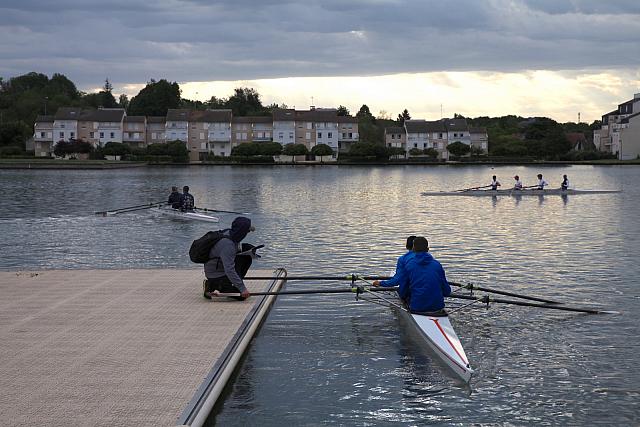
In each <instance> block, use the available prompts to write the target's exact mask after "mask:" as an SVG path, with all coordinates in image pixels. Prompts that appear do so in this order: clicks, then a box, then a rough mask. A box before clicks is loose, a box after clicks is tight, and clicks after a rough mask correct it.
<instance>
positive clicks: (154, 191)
mask: <svg viewBox="0 0 640 427" xmlns="http://www.w3.org/2000/svg"><path fill="white" fill-rule="evenodd" d="M539 172H541V173H543V174H544V175H545V178H546V179H547V181H549V182H551V184H552V187H557V186H559V183H560V180H561V177H562V174H564V173H567V174H568V175H569V178H570V180H571V182H572V184H574V185H575V186H576V188H584V189H621V188H622V189H623V192H622V193H618V194H602V195H576V196H568V197H565V198H562V197H560V196H541V197H522V198H520V199H516V198H511V197H498V198H491V197H423V196H421V195H420V192H422V191H437V190H451V189H461V188H467V187H472V186H476V185H486V184H488V183H489V182H490V180H491V175H493V174H496V175H498V178H499V180H500V181H502V183H503V185H504V186H511V184H512V182H513V179H512V176H513V175H515V174H518V175H520V177H522V179H523V181H524V184H525V185H528V184H533V183H534V180H535V175H536V174H537V173H539ZM638 182H640V168H638V167H634V166H616V167H614V166H601V167H596V166H558V167H540V168H535V167H518V166H500V167H495V168H491V167H488V166H464V167H455V166H397V167H396V166H393V167H392V166H389V167H357V166H344V167H343V166H339V167H338V166H324V167H292V166H277V167H228V166H220V167H157V168H140V169H124V170H104V171H58V170H39V171H37V170H18V171H7V170H2V171H0V185H1V187H2V189H3V191H4V194H5V195H4V203H3V206H2V208H0V233H1V235H2V240H1V241H0V251H1V253H2V256H1V258H0V269H3V270H18V269H53V268H56V269H59V268H107V269H109V268H146V267H149V268H184V267H193V264H191V263H190V262H189V259H188V255H187V251H188V247H189V245H190V243H191V241H192V240H193V239H194V238H196V237H199V236H200V235H202V234H203V233H204V232H205V231H207V230H208V229H210V228H212V227H213V228H218V227H217V226H216V225H215V224H213V225H209V224H205V223H189V222H182V221H179V220H172V219H167V218H161V217H155V216H153V215H151V214H150V213H149V212H147V211H139V212H133V213H130V214H124V215H118V216H114V217H106V218H105V217H98V216H95V215H93V212H94V211H98V210H105V209H113V208H118V207H122V206H130V205H138V204H141V203H146V202H152V201H158V200H163V199H164V198H165V197H166V196H167V193H168V191H167V190H168V188H169V187H170V186H171V185H179V186H182V185H185V184H187V185H190V186H191V189H192V191H191V192H192V193H193V194H194V195H195V197H196V204H197V205H199V206H208V207H213V208H216V209H225V210H234V211H242V212H245V211H246V212H251V214H252V215H251V218H252V219H253V222H254V224H255V225H256V227H257V230H256V232H255V233H252V234H250V236H249V237H248V238H247V241H248V242H252V243H261V244H265V245H266V247H265V248H264V249H263V251H262V255H263V257H262V259H260V260H259V262H258V263H257V264H256V268H261V269H268V268H277V267H284V268H286V269H287V270H288V272H289V275H290V276H295V275H298V276H299V275H303V274H304V275H310V274H315V275H324V276H335V275H346V274H349V273H357V274H363V275H364V274H366V275H376V274H384V275H386V274H389V273H390V272H392V271H393V268H394V266H395V261H396V258H397V257H398V256H399V255H401V254H402V253H404V240H405V238H406V236H407V235H410V234H417V235H425V236H426V237H427V238H428V239H429V241H430V246H431V252H432V253H433V255H434V256H435V257H436V258H437V259H438V260H440V261H441V263H442V264H443V266H444V268H445V270H446V272H447V276H448V278H449V279H450V280H453V281H457V282H467V281H469V282H473V283H475V284H478V285H481V286H485V287H492V288H497V289H501V290H506V291H513V292H521V293H527V294H532V295H537V296H543V297H548V298H551V299H558V300H562V301H567V302H571V303H575V304H579V305H592V306H597V307H601V308H605V309H611V310H618V311H620V314H617V315H583V314H572V313H565V312H555V311H552V310H543V309H533V308H525V307H515V306H499V305H496V304H494V305H492V306H491V307H490V308H489V309H485V308H484V307H480V306H473V307H469V308H467V309H463V310H459V311H456V312H455V313H454V315H452V324H453V326H454V327H455V329H456V331H457V333H458V335H459V337H460V339H461V341H462V343H463V345H464V347H465V350H466V353H467V356H468V357H469V359H470V362H471V364H472V366H473V368H474V369H475V375H474V378H473V379H472V381H471V385H470V387H462V386H460V385H459V384H457V383H456V382H455V381H453V380H452V378H451V377H450V376H449V375H447V373H446V371H444V370H443V369H442V368H441V367H440V365H439V364H437V363H435V362H433V361H432V360H431V359H430V357H429V354H428V353H425V352H424V351H423V350H422V349H421V348H420V347H418V346H416V341H415V339H414V337H413V336H412V335H410V334H409V333H408V332H407V331H406V329H405V328H403V327H402V324H401V323H399V321H398V319H397V314H396V313H395V312H394V311H393V310H392V309H389V308H386V307H381V306H378V305H373V304H369V303H366V302H362V301H359V302H357V301H355V300H354V298H353V296H350V295H349V294H345V295H341V294H339V295H324V296H288V297H281V298H279V299H278V301H277V302H276V304H275V305H274V308H273V310H272V311H271V313H270V314H269V316H268V319H267V321H266V322H265V324H264V325H263V327H262V329H261V330H260V333H259V334H258V336H257V337H256V339H255V340H254V341H253V343H252V345H251V347H250V349H249V352H248V354H247V356H246V358H245V359H244V361H243V363H242V366H241V367H240V369H239V371H238V373H237V375H236V377H235V380H234V382H233V383H232V384H231V385H230V386H229V387H227V389H226V391H225V398H224V400H223V401H221V402H220V403H219V404H218V405H217V406H216V408H215V409H214V412H213V413H212V415H211V416H210V418H209V423H210V424H212V425H213V424H214V423H216V424H219V425H256V426H258V425H260V426H264V425H309V426H311V425H314V426H315V425H325V424H338V425H405V424H413V425H420V424H436V425H438V424H439V425H452V424H459V425H469V424H510V425H524V424H546V425H586V424H601V425H638V424H639V423H640V407H639V405H638V402H639V401H640V385H639V384H640V374H639V373H638V372H637V365H638V362H639V361H640V355H639V352H640V340H639V339H638V337H639V336H640V321H639V320H638V316H637V314H638V313H639V309H638V308H639V304H640V279H639V277H640V262H638V254H640V226H639V225H638V212H640V188H638V186H637V185H636V184H637V183H638ZM233 218H234V215H223V216H222V217H221V226H228V225H229V224H230V222H231V221H232V220H233ZM344 285H345V284H344V283H318V282H316V283H312V282H307V283H304V282H303V283H300V282H290V283H289V284H288V286H287V288H288V289H296V288H305V289H306V288H309V287H313V286H332V287H335V286H344ZM200 286H201V284H199V283H194V292H199V291H200ZM481 294H482V293H481Z"/></svg>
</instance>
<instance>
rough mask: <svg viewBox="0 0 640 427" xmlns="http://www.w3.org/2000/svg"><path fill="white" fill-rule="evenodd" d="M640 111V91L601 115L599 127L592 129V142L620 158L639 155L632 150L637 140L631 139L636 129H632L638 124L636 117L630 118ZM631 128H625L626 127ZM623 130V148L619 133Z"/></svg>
mask: <svg viewBox="0 0 640 427" xmlns="http://www.w3.org/2000/svg"><path fill="white" fill-rule="evenodd" d="M638 113H640V93H636V94H635V95H634V96H633V99H630V100H628V101H625V102H623V103H622V104H619V105H618V108H617V109H615V110H613V111H611V112H609V113H607V114H605V115H603V116H602V125H601V127H600V129H596V130H594V131H593V142H594V144H595V146H596V148H597V149H598V150H600V151H604V152H607V153H612V154H616V155H617V157H618V159H620V160H628V159H635V158H636V157H638V155H640V151H639V152H634V151H633V150H634V147H635V146H636V145H637V142H636V141H635V140H634V139H633V138H635V135H636V134H637V131H636V130H635V129H633V128H634V127H635V126H638V124H637V119H635V117H634V118H631V116H634V115H635V114H638ZM630 127H631V128H632V129H631V130H625V129H628V128H630ZM623 130H624V133H625V135H626V138H625V141H624V144H625V147H624V150H623V147H622V146H621V133H622V131H623Z"/></svg>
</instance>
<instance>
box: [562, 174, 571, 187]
mask: <svg viewBox="0 0 640 427" xmlns="http://www.w3.org/2000/svg"><path fill="white" fill-rule="evenodd" d="M560 188H561V189H562V190H567V189H568V188H569V178H567V175H562V184H560Z"/></svg>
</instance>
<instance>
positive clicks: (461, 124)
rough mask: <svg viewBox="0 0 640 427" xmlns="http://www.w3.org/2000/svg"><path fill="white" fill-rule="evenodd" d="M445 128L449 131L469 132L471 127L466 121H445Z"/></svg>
mask: <svg viewBox="0 0 640 427" xmlns="http://www.w3.org/2000/svg"><path fill="white" fill-rule="evenodd" d="M445 126H446V127H447V130H449V131H452V130H453V131H456V130H469V126H468V125H467V121H466V120H465V119H448V120H446V121H445Z"/></svg>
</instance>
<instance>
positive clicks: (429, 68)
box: [0, 0, 640, 122]
mask: <svg viewBox="0 0 640 427" xmlns="http://www.w3.org/2000/svg"><path fill="white" fill-rule="evenodd" d="M29 71H37V72H42V73H45V74H48V75H51V74H53V73H55V72H59V73H63V74H65V75H66V76H67V77H69V78H70V79H72V80H73V81H74V82H75V83H76V84H77V85H78V86H79V88H80V89H81V90H84V91H92V90H95V89H96V88H99V87H100V86H101V85H102V84H103V82H104V79H105V78H107V77H108V78H109V80H110V81H111V82H112V83H113V85H114V93H116V94H119V93H127V94H129V95H135V94H136V93H137V92H138V91H139V90H140V88H142V87H143V86H144V84H145V83H146V82H147V81H148V80H150V79H156V80H158V79H161V78H165V79H168V80H170V81H177V82H179V83H180V86H181V88H182V90H183V97H187V98H192V99H194V98H197V99H200V100H206V99H208V98H210V97H211V96H212V95H215V96H218V97H227V96H229V95H230V94H231V93H232V90H233V88H234V87H238V86H250V87H253V88H255V89H257V90H258V92H259V93H260V94H261V95H262V100H263V103H264V104H270V103H272V102H277V103H285V104H287V105H289V106H295V107H296V108H299V109H302V108H308V106H309V105H311V104H312V102H313V104H314V105H316V106H319V107H337V106H338V105H345V106H347V107H348V108H349V109H350V110H351V111H352V113H355V112H356V111H357V110H358V109H359V108H360V106H361V105H362V104H367V105H368V106H369V108H370V110H371V111H372V112H373V113H374V114H376V115H378V114H380V112H386V113H387V114H389V115H391V116H393V117H395V116H396V115H397V114H398V113H399V112H400V111H401V110H402V109H404V108H407V109H408V110H409V112H410V113H411V115H412V117H414V118H426V119H429V120H433V119H438V118H440V117H441V114H442V115H444V116H451V115H453V113H454V112H455V113H461V114H464V115H467V116H470V117H476V116H480V115H489V116H496V115H504V114H519V115H522V116H548V117H552V118H554V119H556V120H560V121H576V120H577V118H578V113H581V118H582V120H583V121H587V122H591V121H593V120H594V119H597V118H599V117H600V116H601V115H602V114H603V113H605V112H608V111H610V110H611V109H612V108H614V107H615V106H616V105H617V104H618V103H621V102H623V101H625V100H628V99H630V98H632V97H633V94H634V93H637V92H640V0H340V1H338V0H297V1H296V0H232V1H228V0H217V1H209V0H155V1H149V0H111V1H108V0H105V1H93V0H55V1H53V0H1V1H0V76H2V77H4V78H5V79H7V78H10V77H12V76H16V75H20V74H23V73H26V72H29Z"/></svg>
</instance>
